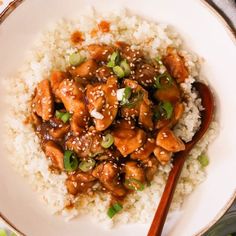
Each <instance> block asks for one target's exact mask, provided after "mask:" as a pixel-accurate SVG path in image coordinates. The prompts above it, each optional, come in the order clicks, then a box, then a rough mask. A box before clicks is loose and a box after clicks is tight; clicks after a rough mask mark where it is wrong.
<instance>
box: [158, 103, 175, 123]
mask: <svg viewBox="0 0 236 236" xmlns="http://www.w3.org/2000/svg"><path fill="white" fill-rule="evenodd" d="M161 108H162V109H163V110H164V111H165V118H166V119H170V118H171V116H172V113H173V105H172V104H171V103H170V102H163V103H162V104H161Z"/></svg>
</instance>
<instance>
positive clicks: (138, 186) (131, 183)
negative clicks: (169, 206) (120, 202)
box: [125, 178, 144, 191]
mask: <svg viewBox="0 0 236 236" xmlns="http://www.w3.org/2000/svg"><path fill="white" fill-rule="evenodd" d="M125 186H126V187H127V188H128V189H131V190H136V191H143V190H144V184H142V183H141V182H140V181H139V180H137V179H134V178H131V179H126V180H125Z"/></svg>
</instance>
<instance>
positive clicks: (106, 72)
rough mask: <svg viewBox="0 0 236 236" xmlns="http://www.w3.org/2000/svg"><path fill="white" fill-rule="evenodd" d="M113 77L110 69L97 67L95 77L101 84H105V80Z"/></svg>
mask: <svg viewBox="0 0 236 236" xmlns="http://www.w3.org/2000/svg"><path fill="white" fill-rule="evenodd" d="M112 75H113V72H112V70H111V68H109V67H107V66H102V67H99V68H98V69H97V71H96V77H97V78H98V80H99V81H101V82H107V79H108V78H109V77H111V76H112Z"/></svg>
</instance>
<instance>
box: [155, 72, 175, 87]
mask: <svg viewBox="0 0 236 236" xmlns="http://www.w3.org/2000/svg"><path fill="white" fill-rule="evenodd" d="M154 80H155V84H154V86H155V87H156V88H158V89H165V88H168V87H170V86H171V85H172V83H173V79H172V77H171V76H170V75H169V73H168V72H165V73H163V74H160V75H158V76H157V77H154ZM163 80H164V81H163Z"/></svg>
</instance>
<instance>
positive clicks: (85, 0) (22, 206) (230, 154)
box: [0, 0, 236, 236]
mask: <svg viewBox="0 0 236 236" xmlns="http://www.w3.org/2000/svg"><path fill="white" fill-rule="evenodd" d="M90 4H91V5H93V6H95V7H96V8H97V9H99V10H105V11H107V10H112V9H115V8H117V7H120V6H123V7H126V8H128V9H129V10H130V11H131V12H132V13H134V14H139V15H141V16H143V17H145V18H148V19H151V20H154V21H158V22H165V23H168V24H171V25H173V26H174V27H175V28H176V30H177V31H178V32H179V33H180V34H181V36H182V37H183V38H184V40H185V42H186V45H187V47H188V48H189V49H191V50H193V51H195V52H197V53H198V54H199V55H201V56H202V57H203V58H204V59H205V63H204V65H203V67H202V72H203V74H204V75H205V76H206V77H207V78H208V79H209V81H210V83H211V85H212V86H213V87H214V90H215V93H216V94H217V109H218V119H219V122H220V133H219V136H218V138H217V140H216V141H215V142H214V143H213V144H212V145H211V147H210V152H209V155H210V157H211V164H210V166H209V167H208V169H207V172H208V177H207V180H206V181H205V182H204V183H203V184H201V185H200V186H199V187H198V188H197V189H196V190H195V191H194V193H193V194H191V196H190V197H189V198H188V199H186V201H185V203H184V205H183V208H182V210H183V214H182V215H181V217H179V219H178V220H177V222H176V223H175V225H174V227H173V228H172V229H171V231H170V232H169V233H168V235H181V236H190V235H196V234H200V233H199V232H201V230H204V229H205V228H206V227H209V225H211V222H212V221H214V219H216V218H217V216H218V215H219V214H220V212H221V211H222V210H225V209H226V208H227V206H228V205H229V204H230V202H232V200H233V196H234V195H235V190H236V183H235V179H236V171H235V170H236V169H235V168H236V158H235V154H236V151H235V147H236V145H235V144H236V142H235V134H236V128H235V120H236V101H235V100H236V99H235V94H236V92H235V91H236V78H235V69H236V39H235V38H234V37H233V34H232V33H230V30H229V29H228V28H227V26H226V24H225V22H224V21H223V20H222V18H220V17H219V15H217V14H216V12H214V11H213V10H212V9H211V8H210V7H209V6H208V5H207V4H206V3H204V2H203V1H201V0H175V1H173V0H148V1H147V0H146V1H145V0H136V1H130V0H129V1H128V0H112V1H108V0H99V1H97V0H70V1H68V0H60V1H58V0H47V1H41V0H34V1H30V0H25V1H24V2H23V3H22V4H21V5H20V6H18V7H17V9H16V10H14V12H13V13H12V14H11V15H10V16H9V17H7V19H6V20H5V21H4V22H3V24H2V25H1V26H0V52H1V53H0V67H1V68H0V77H2V76H6V75H9V74H11V73H12V72H15V71H16V70H17V68H19V67H20V65H21V63H22V61H23V58H24V55H25V53H26V51H27V50H29V49H30V47H31V46H32V42H33V40H34V39H35V38H36V37H37V33H39V32H40V31H41V30H42V29H44V28H45V27H46V26H47V25H48V23H50V22H53V21H56V20H57V19H59V18H61V17H71V16H72V17H73V16H75V15H78V14H80V13H82V12H83V10H84V9H85V8H86V7H88V5H90ZM16 158H17V157H16ZM0 166H1V170H0V186H1V193H0V212H1V213H2V214H3V215H4V216H5V217H6V218H7V219H10V221H11V223H12V224H14V225H15V226H16V228H18V229H19V230H20V231H21V232H23V233H24V234H26V235H30V236H41V235H52V236H54V235H60V236H64V235H70V236H72V235H81V236H83V235H87V236H90V235H95V234H96V236H106V235H111V234H112V235H113V236H116V235H117V236H118V235H130V234H131V235H136V236H141V235H145V234H146V233H147V230H148V227H149V225H150V224H146V225H124V226H122V227H119V228H117V229H115V230H112V231H109V230H104V229H103V228H102V227H101V226H100V225H96V224H92V223H91V222H90V221H89V220H88V219H87V218H83V219H80V220H79V221H72V222H70V223H65V222H64V221H63V220H62V219H61V218H60V217H55V216H50V215H49V214H48V212H47V210H46V209H45V208H44V207H43V206H42V205H41V204H40V203H39V201H38V199H37V196H36V194H35V193H33V192H32V191H31V189H30V187H29V186H28V183H27V182H26V181H25V180H23V179H22V178H20V177H19V176H18V174H16V173H14V172H13V170H12V169H11V167H10V166H9V163H8V161H7V158H6V157H5V156H4V155H2V156H1V157H0ZM147 204H148V203H147Z"/></svg>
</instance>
